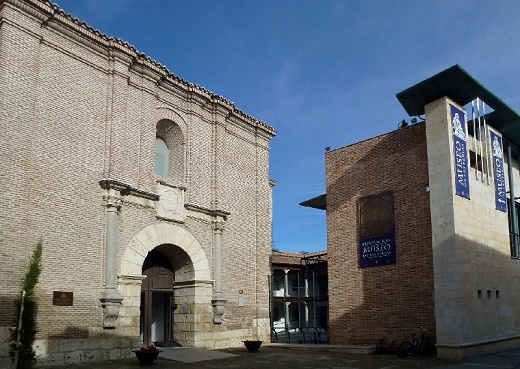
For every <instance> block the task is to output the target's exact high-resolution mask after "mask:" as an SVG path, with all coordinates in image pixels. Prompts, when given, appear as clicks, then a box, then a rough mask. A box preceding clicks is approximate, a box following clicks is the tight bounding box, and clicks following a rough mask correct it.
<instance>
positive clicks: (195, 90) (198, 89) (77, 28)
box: [0, 0, 276, 138]
mask: <svg viewBox="0 0 520 369" xmlns="http://www.w3.org/2000/svg"><path fill="white" fill-rule="evenodd" d="M4 3H8V4H11V5H13V6H15V7H17V8H19V9H20V10H22V11H24V12H26V13H27V14H30V15H32V16H34V17H35V18H37V19H39V20H40V21H41V22H42V27H43V26H47V27H49V28H52V29H53V30H55V31H57V32H60V33H62V34H63V35H65V36H66V37H68V38H71V39H73V40H74V41H76V42H79V43H81V44H83V45H85V46H86V47H88V48H91V49H93V50H95V51H96V52H98V53H101V54H104V55H107V56H109V57H110V56H111V57H113V56H116V57H117V56H118V57H119V58H121V59H123V60H125V59H126V60H131V62H130V65H129V68H130V69H132V70H134V71H136V72H138V73H143V74H144V75H147V76H148V77H151V78H155V80H156V81H157V84H158V85H160V84H161V81H163V82H162V83H163V84H164V81H168V83H167V84H164V85H165V86H167V85H173V86H175V87H176V89H178V88H180V89H181V90H184V92H185V93H186V94H187V95H188V96H189V97H191V98H193V99H195V100H196V101H199V102H200V101H203V102H205V104H204V106H206V108H208V107H210V106H211V105H213V109H215V110H222V108H223V109H224V110H229V112H230V113H229V115H228V117H230V116H233V117H235V118H236V119H239V120H241V121H242V122H244V123H246V124H248V125H251V126H252V127H254V128H255V129H256V130H259V131H262V133H263V136H265V137H268V138H271V137H273V136H275V135H276V131H275V129H274V128H273V127H271V126H269V125H268V124H266V123H264V122H262V121H260V120H258V119H256V118H254V117H252V116H251V115H249V114H247V113H245V112H243V111H242V110H240V109H238V108H237V107H236V106H235V104H234V103H233V102H231V101H230V100H228V99H226V98H224V97H222V96H220V95H217V94H214V93H212V92H211V91H209V90H208V89H206V88H204V87H202V86H200V85H197V84H193V83H191V82H188V81H186V80H184V79H182V78H180V77H179V76H177V75H175V74H173V73H171V72H170V71H169V70H168V69H167V68H166V67H165V66H163V65H162V64H160V63H158V62H157V61H155V60H153V59H151V58H150V57H148V56H146V55H145V54H143V53H140V52H139V51H138V50H137V49H136V48H135V47H134V46H132V45H130V44H129V43H128V42H125V41H123V40H121V39H116V38H113V37H109V36H107V35H106V34H104V33H101V32H100V31H99V30H97V29H94V28H92V27H90V26H88V25H87V24H86V23H85V22H82V21H80V20H79V19H78V18H75V17H73V16H72V15H70V14H68V13H66V12H65V11H63V10H62V9H60V8H59V7H58V5H56V4H53V3H51V2H50V1H49V0H0V6H1V5H3V4H4ZM173 86H171V87H173ZM169 87H170V86H169ZM171 87H170V88H171Z"/></svg>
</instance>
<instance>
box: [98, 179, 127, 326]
mask: <svg viewBox="0 0 520 369" xmlns="http://www.w3.org/2000/svg"><path fill="white" fill-rule="evenodd" d="M106 190H107V192H106V194H105V195H104V196H103V199H104V200H105V204H104V206H105V207H106V212H107V229H106V240H105V291H104V292H103V295H102V297H101V299H100V301H101V306H102V307H103V328H106V329H113V328H116V327H117V318H118V316H119V308H120V306H121V303H122V301H123V298H122V297H121V295H120V294H119V292H118V291H117V272H116V269H117V267H116V260H117V218H118V214H119V210H120V209H121V205H122V203H123V200H122V198H121V197H120V193H119V191H118V190H116V189H114V188H107V189H106Z"/></svg>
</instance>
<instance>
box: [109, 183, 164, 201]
mask: <svg viewBox="0 0 520 369" xmlns="http://www.w3.org/2000/svg"><path fill="white" fill-rule="evenodd" d="M99 185H100V186H101V188H103V189H105V190H109V189H115V190H117V191H119V192H120V193H121V195H123V196H126V195H132V196H136V197H143V198H145V199H149V200H154V201H157V200H159V195H157V194H156V193H154V192H150V191H145V190H140V189H138V188H135V187H133V186H132V185H130V184H128V183H125V182H121V181H118V180H116V179H111V178H104V179H102V180H100V181H99Z"/></svg>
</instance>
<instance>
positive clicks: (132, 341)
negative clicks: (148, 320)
mask: <svg viewBox="0 0 520 369" xmlns="http://www.w3.org/2000/svg"><path fill="white" fill-rule="evenodd" d="M139 346H140V343H139V339H138V338H126V337H125V338H121V337H110V338H81V339H57V340H36V341H35V343H34V349H35V352H36V357H37V362H38V365H41V366H58V365H66V364H78V363H91V362H97V361H106V360H115V359H122V358H127V357H132V356H133V353H132V352H131V348H132V347H134V348H135V347H139Z"/></svg>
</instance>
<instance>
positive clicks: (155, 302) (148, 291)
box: [140, 250, 176, 345]
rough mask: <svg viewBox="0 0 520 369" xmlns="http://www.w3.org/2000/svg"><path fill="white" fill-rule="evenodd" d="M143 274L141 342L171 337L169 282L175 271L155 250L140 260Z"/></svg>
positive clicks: (173, 302)
mask: <svg viewBox="0 0 520 369" xmlns="http://www.w3.org/2000/svg"><path fill="white" fill-rule="evenodd" d="M143 275H145V276H146V278H145V279H144V280H143V284H142V286H141V324H140V330H141V332H140V334H141V339H142V341H143V342H144V343H145V344H150V343H155V344H159V343H163V345H168V343H169V342H174V341H173V324H174V310H175V308H176V305H175V301H174V296H173V285H174V283H175V273H174V271H173V268H172V265H171V263H170V261H169V260H168V259H167V258H166V257H165V256H164V255H163V254H162V253H161V252H159V251H156V250H152V251H150V252H149V253H148V256H147V257H146V259H145V261H144V264H143Z"/></svg>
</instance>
